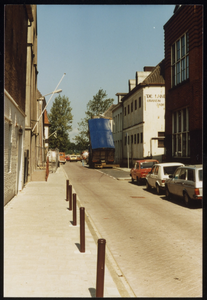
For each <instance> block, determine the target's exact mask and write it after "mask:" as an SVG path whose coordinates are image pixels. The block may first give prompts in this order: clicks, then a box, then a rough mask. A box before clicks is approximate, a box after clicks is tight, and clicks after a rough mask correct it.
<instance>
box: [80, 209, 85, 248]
mask: <svg viewBox="0 0 207 300" xmlns="http://www.w3.org/2000/svg"><path fill="white" fill-rule="evenodd" d="M80 252H85V207H80Z"/></svg>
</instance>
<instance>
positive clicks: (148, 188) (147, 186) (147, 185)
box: [146, 181, 150, 191]
mask: <svg viewBox="0 0 207 300" xmlns="http://www.w3.org/2000/svg"><path fill="white" fill-rule="evenodd" d="M146 189H147V190H148V191H150V185H149V182H148V181H146Z"/></svg>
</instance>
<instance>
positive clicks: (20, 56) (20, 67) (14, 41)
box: [4, 5, 28, 111]
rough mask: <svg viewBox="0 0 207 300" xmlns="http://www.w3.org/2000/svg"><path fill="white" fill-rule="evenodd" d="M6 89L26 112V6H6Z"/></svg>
mask: <svg viewBox="0 0 207 300" xmlns="http://www.w3.org/2000/svg"><path fill="white" fill-rule="evenodd" d="M4 9H5V35H4V38H5V41H4V42H5V43H4V44H5V52H4V53H5V73H4V74H5V86H4V87H5V89H6V91H7V92H8V93H9V94H10V95H11V96H12V98H13V99H15V101H16V103H17V104H18V105H19V106H20V108H21V109H22V110H23V111H25V81H26V73H25V70H26V56H27V20H28V17H27V12H26V8H25V5H5V6H4Z"/></svg>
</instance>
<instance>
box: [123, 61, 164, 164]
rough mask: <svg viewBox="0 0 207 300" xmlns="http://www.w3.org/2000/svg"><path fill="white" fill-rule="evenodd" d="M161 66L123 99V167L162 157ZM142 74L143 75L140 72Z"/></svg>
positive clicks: (162, 98)
mask: <svg viewBox="0 0 207 300" xmlns="http://www.w3.org/2000/svg"><path fill="white" fill-rule="evenodd" d="M162 71H163V62H161V63H160V64H159V65H158V66H156V67H155V68H153V69H152V71H151V72H150V74H149V75H148V76H147V77H146V78H145V79H144V80H143V81H142V82H141V83H139V84H137V85H136V86H135V87H134V88H133V89H132V90H131V91H130V92H129V93H128V94H127V95H126V96H125V97H123V99H122V102H123V136H122V141H123V146H122V147H123V164H124V165H128V167H131V166H132V165H133V163H134V162H135V161H136V160H138V159H144V158H155V159H158V160H159V161H160V162H161V161H162V158H163V155H164V154H165V148H164V135H165V133H164V130H165V82H164V77H163V76H162ZM142 73H143V72H142Z"/></svg>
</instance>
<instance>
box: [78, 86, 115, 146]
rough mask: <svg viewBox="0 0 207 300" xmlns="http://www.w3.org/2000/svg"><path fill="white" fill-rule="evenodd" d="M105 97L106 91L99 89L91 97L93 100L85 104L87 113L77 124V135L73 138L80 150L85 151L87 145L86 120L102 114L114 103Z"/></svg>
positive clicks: (111, 99)
mask: <svg viewBox="0 0 207 300" xmlns="http://www.w3.org/2000/svg"><path fill="white" fill-rule="evenodd" d="M106 97H107V94H106V91H103V89H100V90H99V91H98V93H97V94H96V95H95V96H93V100H89V102H88V103H87V106H86V108H87V111H86V112H85V115H86V116H85V118H84V119H81V122H79V123H78V125H79V128H78V130H79V134H78V135H76V136H75V138H74V140H75V141H76V144H78V145H79V147H82V150H84V149H87V148H88V144H89V132H88V120H89V119H91V118H92V117H94V116H99V115H100V114H103V113H104V112H105V111H106V110H107V109H108V108H109V107H110V106H111V104H113V102H114V99H113V98H108V99H105V98H106Z"/></svg>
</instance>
